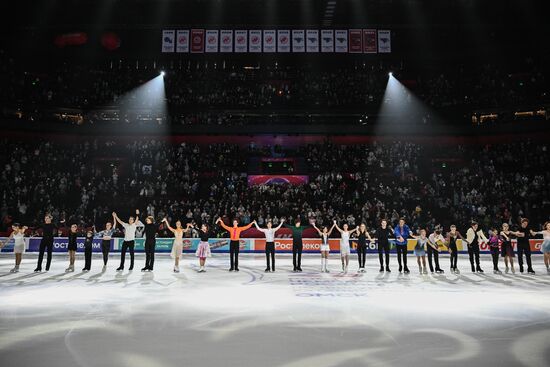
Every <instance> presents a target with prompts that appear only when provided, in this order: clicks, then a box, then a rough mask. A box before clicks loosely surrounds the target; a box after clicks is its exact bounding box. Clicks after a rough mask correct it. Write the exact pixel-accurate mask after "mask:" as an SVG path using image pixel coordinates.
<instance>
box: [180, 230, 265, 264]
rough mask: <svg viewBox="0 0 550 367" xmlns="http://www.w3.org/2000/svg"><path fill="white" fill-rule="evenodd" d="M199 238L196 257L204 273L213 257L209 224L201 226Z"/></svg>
mask: <svg viewBox="0 0 550 367" xmlns="http://www.w3.org/2000/svg"><path fill="white" fill-rule="evenodd" d="M191 227H192V228H195V225H193V224H192V225H191ZM199 237H200V239H201V241H200V242H199V246H198V247H197V251H196V252H195V256H197V257H198V258H199V273H204V272H205V271H206V268H205V265H206V258H207V257H211V256H212V253H211V252H210V244H209V243H208V239H209V238H210V229H209V228H208V225H207V224H205V223H203V224H202V225H201V228H200V229H199ZM273 271H275V267H273Z"/></svg>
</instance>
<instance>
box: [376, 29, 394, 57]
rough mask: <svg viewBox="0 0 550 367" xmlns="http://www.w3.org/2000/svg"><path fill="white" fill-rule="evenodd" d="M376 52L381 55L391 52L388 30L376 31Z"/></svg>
mask: <svg viewBox="0 0 550 367" xmlns="http://www.w3.org/2000/svg"><path fill="white" fill-rule="evenodd" d="M378 52H379V53H381V54H387V53H390V52H391V32H390V31H389V30H379V31H378Z"/></svg>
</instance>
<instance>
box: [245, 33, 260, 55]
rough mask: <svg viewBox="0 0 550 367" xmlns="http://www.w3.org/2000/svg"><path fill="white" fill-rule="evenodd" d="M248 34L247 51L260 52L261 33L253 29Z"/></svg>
mask: <svg viewBox="0 0 550 367" xmlns="http://www.w3.org/2000/svg"><path fill="white" fill-rule="evenodd" d="M248 34H249V38H248V51H249V52H262V31H260V30H257V29H255V30H252V31H249V33H248Z"/></svg>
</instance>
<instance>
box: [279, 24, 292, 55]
mask: <svg viewBox="0 0 550 367" xmlns="http://www.w3.org/2000/svg"><path fill="white" fill-rule="evenodd" d="M277 52H290V30H288V29H283V30H278V31H277Z"/></svg>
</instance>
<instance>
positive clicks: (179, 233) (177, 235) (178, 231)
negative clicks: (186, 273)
mask: <svg viewBox="0 0 550 367" xmlns="http://www.w3.org/2000/svg"><path fill="white" fill-rule="evenodd" d="M162 221H163V222H164V223H166V227H167V228H168V230H169V231H170V232H172V233H173V234H174V244H173V245H172V252H171V253H170V256H171V257H172V259H174V273H179V272H180V259H181V256H182V254H183V233H184V232H185V231H187V230H188V229H189V227H190V226H191V223H187V228H186V229H185V230H184V229H183V226H182V224H181V221H180V220H177V221H176V228H172V227H171V226H170V223H168V219H166V218H163V219H162Z"/></svg>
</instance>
